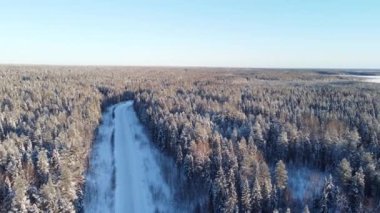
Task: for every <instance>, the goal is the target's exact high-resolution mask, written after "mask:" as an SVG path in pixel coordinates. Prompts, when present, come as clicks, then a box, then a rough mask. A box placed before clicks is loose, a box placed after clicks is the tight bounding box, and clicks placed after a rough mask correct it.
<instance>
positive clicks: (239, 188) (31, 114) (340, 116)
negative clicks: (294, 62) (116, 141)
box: [0, 65, 380, 212]
mask: <svg viewBox="0 0 380 213" xmlns="http://www.w3.org/2000/svg"><path fill="white" fill-rule="evenodd" d="M352 72H353V71H352V70H350V71H348V73H350V74H352ZM368 72H372V71H368ZM342 73H344V71H340V70H270V69H228V68H218V69H217V68H213V69H211V68H165V67H158V68H157V67H56V66H5V65H3V66H0V79H1V83H0V90H1V92H0V201H1V202H0V209H1V211H3V210H6V211H14V212H28V211H29V212H38V211H50V212H71V211H82V198H83V193H84V191H83V183H84V180H85V179H84V176H85V173H86V168H87V165H88V157H89V153H90V151H91V145H92V142H93V141H94V137H95V134H96V131H97V130H96V128H97V126H98V124H99V122H101V112H102V110H104V109H105V107H107V106H109V105H111V104H114V103H118V102H120V101H123V100H128V99H133V100H134V101H135V104H134V108H135V110H136V112H137V114H138V116H139V118H140V120H141V121H142V122H143V123H144V124H145V126H146V127H147V129H148V130H149V133H150V135H151V138H152V141H153V142H154V144H155V145H156V146H157V147H158V148H159V149H160V150H161V151H162V152H163V153H165V154H166V155H168V156H169V157H170V158H172V159H173V160H174V161H175V162H176V166H177V169H178V171H180V172H181V173H183V174H184V175H185V176H186V178H187V180H188V182H189V183H192V185H195V187H199V188H202V189H207V197H208V200H207V202H204V203H200V204H199V208H198V210H199V211H201V212H209V211H210V212H273V211H279V212H288V211H294V212H302V211H303V212H335V211H338V212H376V211H380V161H379V159H380V144H379V141H380V125H379V122H380V85H379V84H374V83H366V82H359V81H355V80H354V79H353V78H346V77H342V76H341V74H342ZM183 187H186V186H183ZM202 191H204V190H202Z"/></svg>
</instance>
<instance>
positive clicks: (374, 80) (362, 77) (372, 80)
mask: <svg viewBox="0 0 380 213" xmlns="http://www.w3.org/2000/svg"><path fill="white" fill-rule="evenodd" d="M340 76H343V77H347V78H356V79H358V80H360V81H363V82H369V83H380V76H379V75H373V76H372V75H340Z"/></svg>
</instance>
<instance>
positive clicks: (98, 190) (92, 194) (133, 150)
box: [84, 101, 173, 212]
mask: <svg viewBox="0 0 380 213" xmlns="http://www.w3.org/2000/svg"><path fill="white" fill-rule="evenodd" d="M103 116H104V122H103V123H102V125H101V126H100V128H99V138H100V140H98V141H97V143H96V144H95V146H94V148H93V155H92V158H91V162H92V163H91V165H90V168H89V173H88V176H87V180H86V189H85V193H86V194H85V199H84V210H85V212H156V211H158V212H171V211H173V206H172V200H173V198H172V194H173V193H172V192H171V191H170V188H169V186H168V185H167V183H166V182H165V181H164V179H163V177H162V175H161V169H160V166H159V165H158V163H157V162H158V161H157V156H158V155H159V153H158V152H157V151H156V150H155V148H153V147H152V146H151V144H150V141H149V139H148V137H147V136H146V134H145V133H144V128H143V126H142V125H141V123H140V122H139V120H138V118H137V116H136V113H135V111H134V109H133V102H132V101H127V102H123V103H120V104H117V105H115V106H114V107H110V108H109V109H108V111H107V112H106V113H105V114H104V115H103Z"/></svg>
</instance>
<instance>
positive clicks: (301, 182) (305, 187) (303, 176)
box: [288, 167, 327, 202]
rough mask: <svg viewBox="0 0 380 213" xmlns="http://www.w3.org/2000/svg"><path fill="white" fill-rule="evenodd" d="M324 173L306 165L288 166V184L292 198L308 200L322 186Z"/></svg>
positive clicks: (319, 190) (300, 200) (318, 191)
mask: <svg viewBox="0 0 380 213" xmlns="http://www.w3.org/2000/svg"><path fill="white" fill-rule="evenodd" d="M326 176H327V175H326V173H324V172H320V171H318V170H316V169H309V168H306V167H289V168H288V186H289V189H290V192H291V196H292V198H293V199H295V200H297V201H299V202H302V201H308V200H310V199H312V198H313V196H314V195H316V194H319V193H320V192H321V190H322V188H323V185H324V180H325V178H326Z"/></svg>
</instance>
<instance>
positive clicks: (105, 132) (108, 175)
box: [84, 107, 114, 213]
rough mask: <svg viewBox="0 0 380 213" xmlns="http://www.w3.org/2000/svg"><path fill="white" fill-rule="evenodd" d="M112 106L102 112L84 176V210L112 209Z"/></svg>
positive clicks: (102, 210)
mask: <svg viewBox="0 0 380 213" xmlns="http://www.w3.org/2000/svg"><path fill="white" fill-rule="evenodd" d="M112 110H113V107H111V108H108V109H107V111H106V112H105V113H104V114H103V122H102V124H101V125H100V126H99V129H98V136H97V139H96V142H95V144H94V146H93V148H92V149H93V150H92V155H91V158H90V161H91V162H90V167H89V172H88V174H87V176H86V185H85V192H86V194H85V197H84V207H85V211H86V212H94V213H97V212H99V213H101V212H112V211H113V185H112V184H113V180H112V178H113V170H114V166H113V154H112V152H113V151H112V146H111V143H110V141H111V137H112V131H113V125H114V124H113V119H112Z"/></svg>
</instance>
